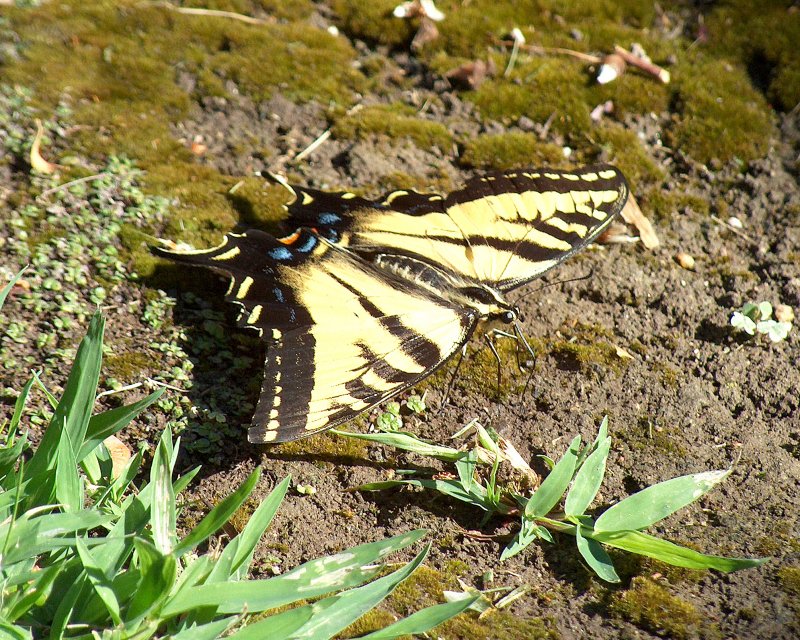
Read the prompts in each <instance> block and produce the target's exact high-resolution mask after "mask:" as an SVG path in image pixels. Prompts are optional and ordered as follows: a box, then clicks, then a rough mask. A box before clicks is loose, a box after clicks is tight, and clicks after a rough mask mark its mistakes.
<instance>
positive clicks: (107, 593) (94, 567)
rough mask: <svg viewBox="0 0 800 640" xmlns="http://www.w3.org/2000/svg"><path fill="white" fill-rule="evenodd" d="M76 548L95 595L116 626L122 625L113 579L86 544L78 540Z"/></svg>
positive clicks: (76, 540)
mask: <svg viewBox="0 0 800 640" xmlns="http://www.w3.org/2000/svg"><path fill="white" fill-rule="evenodd" d="M75 546H76V548H77V550H78V555H79V556H80V559H81V562H82V563H83V569H84V571H86V575H87V576H88V577H89V582H90V583H91V585H92V586H93V587H94V590H95V593H97V596H98V597H99V598H100V600H102V602H103V604H104V605H105V607H106V610H107V611H108V614H109V615H110V616H111V619H112V620H113V621H114V624H115V625H118V624H121V623H122V619H121V618H120V615H119V600H117V596H116V594H115V593H114V588H113V584H112V581H111V579H110V578H109V576H107V575H106V574H105V572H104V571H103V569H102V568H101V567H100V566H99V565H98V563H97V561H96V560H95V559H94V556H93V555H92V552H91V551H90V550H89V547H87V546H86V543H85V542H83V541H82V540H81V539H80V538H76V539H75Z"/></svg>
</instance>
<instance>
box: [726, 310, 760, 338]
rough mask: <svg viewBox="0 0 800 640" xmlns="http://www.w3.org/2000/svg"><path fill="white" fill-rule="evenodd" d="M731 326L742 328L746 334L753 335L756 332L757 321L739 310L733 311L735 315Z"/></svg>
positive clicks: (732, 317)
mask: <svg viewBox="0 0 800 640" xmlns="http://www.w3.org/2000/svg"><path fill="white" fill-rule="evenodd" d="M731 326H732V327H733V328H734V329H741V330H742V331H744V332H745V333H746V334H748V335H751V336H753V335H755V333H756V323H755V321H754V320H753V319H752V318H750V317H749V316H747V315H745V314H743V313H740V312H739V311H734V312H733V315H732V316H731Z"/></svg>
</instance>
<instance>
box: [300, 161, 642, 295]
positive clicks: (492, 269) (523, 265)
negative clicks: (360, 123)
mask: <svg viewBox="0 0 800 640" xmlns="http://www.w3.org/2000/svg"><path fill="white" fill-rule="evenodd" d="M300 194H301V197H298V198H297V199H296V200H295V201H294V202H293V203H291V204H290V205H289V219H288V224H289V225H290V226H292V227H294V226H309V227H314V228H316V229H317V230H318V231H319V232H320V233H321V234H322V235H325V236H326V237H328V238H329V239H330V240H331V241H332V242H336V243H338V244H340V245H342V246H347V247H348V248H349V249H350V250H352V251H355V252H357V253H358V252H363V253H371V252H375V251H382V252H395V253H398V254H401V255H409V254H411V255H416V256H422V257H423V258H425V259H427V260H429V261H432V262H435V263H436V264H438V265H442V266H444V267H446V268H448V269H450V270H451V271H452V272H454V273H457V274H460V275H463V276H466V277H469V278H472V279H475V280H478V281H479V282H482V283H485V284H488V285H491V286H493V287H495V288H497V289H499V290H501V291H508V290H510V289H513V288H514V287H517V286H520V285H521V284H524V283H525V282H529V281H530V280H532V279H534V278H536V277H539V276H540V275H542V274H543V273H544V272H546V271H547V270H549V269H551V268H552V267H554V266H555V265H557V264H559V263H560V262H562V261H563V260H564V259H566V258H567V257H569V256H570V255H571V254H573V253H575V252H577V251H579V250H581V249H582V248H583V247H585V246H586V245H587V244H589V243H590V242H592V241H593V240H594V239H595V238H597V236H598V235H600V233H602V231H603V230H604V229H605V228H606V227H607V226H608V224H609V223H610V222H611V220H612V219H613V218H614V217H615V216H616V214H617V213H619V211H621V210H622V207H623V206H624V204H625V202H626V200H627V198H628V186H627V183H626V181H625V178H624V177H623V176H622V174H621V173H620V172H619V171H618V170H617V169H615V168H614V167H611V166H609V165H601V166H597V167H586V168H583V169H580V170H577V171H560V170H551V169H535V170H534V169H519V170H515V171H505V172H493V173H489V174H486V175H484V176H481V177H478V178H473V179H472V180H470V181H469V182H467V183H466V185H465V186H464V188H462V189H459V190H458V191H454V192H452V193H451V194H449V195H448V196H446V197H444V196H438V195H435V194H420V193H416V192H414V191H404V190H400V191H395V192H392V193H389V194H386V195H385V196H383V197H382V198H379V199H378V200H375V201H367V200H364V199H363V198H356V197H355V196H353V195H352V194H324V195H320V194H321V192H316V191H310V190H309V191H300ZM345 196H347V198H344V197H345ZM343 198H344V199H343ZM303 202H305V204H303Z"/></svg>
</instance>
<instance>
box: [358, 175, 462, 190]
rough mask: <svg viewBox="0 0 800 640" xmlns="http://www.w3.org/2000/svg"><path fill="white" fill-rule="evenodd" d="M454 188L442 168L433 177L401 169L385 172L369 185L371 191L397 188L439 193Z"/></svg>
mask: <svg viewBox="0 0 800 640" xmlns="http://www.w3.org/2000/svg"><path fill="white" fill-rule="evenodd" d="M453 188H454V185H453V181H452V179H451V178H450V176H449V175H448V174H447V173H446V172H445V171H444V170H443V169H442V170H440V171H439V174H438V175H437V176H435V177H433V178H429V177H426V176H420V175H416V176H411V175H409V174H407V173H403V172H401V171H396V172H394V173H387V174H386V175H384V176H381V177H380V179H379V180H378V182H377V183H376V184H375V185H374V186H373V187H370V189H369V190H370V192H372V193H387V192H390V191H395V190H397V189H414V190H416V191H419V192H420V193H439V194H444V193H448V192H450V191H452V190H453Z"/></svg>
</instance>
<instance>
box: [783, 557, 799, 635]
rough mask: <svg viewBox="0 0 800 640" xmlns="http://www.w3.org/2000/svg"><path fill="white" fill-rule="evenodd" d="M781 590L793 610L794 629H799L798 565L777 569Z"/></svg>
mask: <svg viewBox="0 0 800 640" xmlns="http://www.w3.org/2000/svg"><path fill="white" fill-rule="evenodd" d="M778 580H779V581H780V587H781V591H783V592H784V593H785V594H786V595H787V598H788V599H787V604H788V605H789V607H790V608H791V609H792V611H794V624H793V627H794V628H795V629H800V567H784V568H783V569H781V570H780V571H778Z"/></svg>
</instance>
